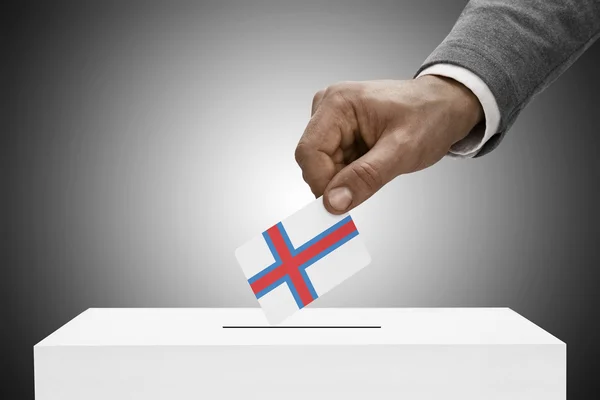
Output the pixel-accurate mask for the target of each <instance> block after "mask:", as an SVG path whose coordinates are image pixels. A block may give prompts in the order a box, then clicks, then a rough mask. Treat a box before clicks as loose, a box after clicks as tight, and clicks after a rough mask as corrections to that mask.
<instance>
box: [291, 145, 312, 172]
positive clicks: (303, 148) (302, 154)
mask: <svg viewBox="0 0 600 400" xmlns="http://www.w3.org/2000/svg"><path fill="white" fill-rule="evenodd" d="M309 152H310V149H309V147H308V145H307V144H306V142H304V141H302V140H301V141H300V142H299V143H298V145H297V146H296V150H295V151H294V158H295V160H296V163H297V164H298V165H299V166H300V167H302V165H303V163H304V160H306V157H307V155H308V153H309Z"/></svg>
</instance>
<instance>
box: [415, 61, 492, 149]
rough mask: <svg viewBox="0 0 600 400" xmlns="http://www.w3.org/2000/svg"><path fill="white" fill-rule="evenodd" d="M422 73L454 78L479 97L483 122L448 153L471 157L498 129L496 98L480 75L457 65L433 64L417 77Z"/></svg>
mask: <svg viewBox="0 0 600 400" xmlns="http://www.w3.org/2000/svg"><path fill="white" fill-rule="evenodd" d="M423 75H439V76H445V77H446V78H451V79H454V80H455V81H458V82H460V83H462V84H463V85H465V86H466V87H467V88H469V90H471V92H473V94H474V95H475V96H476V97H477V99H479V103H481V107H482V108H483V113H484V115H485V124H480V125H478V126H477V127H476V128H475V129H473V131H472V132H470V133H469V135H468V136H467V137H465V138H464V139H462V140H460V141H459V142H457V143H455V144H454V145H453V146H452V147H451V148H450V154H448V155H449V156H451V157H455V158H472V157H473V156H475V155H476V154H477V152H479V150H481V148H482V147H483V145H484V144H485V143H486V142H487V141H488V140H489V138H491V137H492V135H494V134H495V133H496V131H497V129H498V125H499V124H500V110H499V109H498V104H497V103H496V98H495V97H494V95H493V94H492V92H491V90H490V89H489V87H488V86H487V85H486V84H485V82H483V80H481V78H480V77H478V76H477V75H475V74H474V73H473V72H471V71H469V70H468V69H465V68H462V67H459V66H457V65H451V64H435V65H432V66H431V67H429V68H426V69H425V70H423V71H422V72H421V73H420V74H419V75H418V76H417V78H418V77H420V76H423Z"/></svg>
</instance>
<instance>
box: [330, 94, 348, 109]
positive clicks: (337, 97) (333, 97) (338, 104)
mask: <svg viewBox="0 0 600 400" xmlns="http://www.w3.org/2000/svg"><path fill="white" fill-rule="evenodd" d="M327 101H328V103H329V104H330V105H331V107H333V108H335V109H338V110H345V109H346V108H347V107H348V105H349V103H348V99H347V97H346V96H345V95H344V92H342V91H337V92H333V93H332V94H330V95H329V96H328V97H327Z"/></svg>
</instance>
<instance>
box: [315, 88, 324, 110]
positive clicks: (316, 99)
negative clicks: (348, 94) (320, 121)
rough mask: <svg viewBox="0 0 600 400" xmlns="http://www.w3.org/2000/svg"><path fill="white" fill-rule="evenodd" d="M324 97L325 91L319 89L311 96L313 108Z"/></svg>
mask: <svg viewBox="0 0 600 400" xmlns="http://www.w3.org/2000/svg"><path fill="white" fill-rule="evenodd" d="M324 95H325V89H321V90H319V91H318V92H317V93H315V95H314V96H313V100H312V102H313V106H314V105H316V104H317V103H319V102H320V101H321V99H322V98H323V96H324Z"/></svg>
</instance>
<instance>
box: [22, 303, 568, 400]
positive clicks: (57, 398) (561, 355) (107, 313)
mask: <svg viewBox="0 0 600 400" xmlns="http://www.w3.org/2000/svg"><path fill="white" fill-rule="evenodd" d="M34 363H35V396H36V399H38V400H125V399H127V400H135V399H139V400H158V399H161V400H164V399H169V400H171V399H174V400H178V399H182V400H184V399H185V400H188V399H189V400H191V399H194V400H197V399H211V400H213V399H260V400H268V399H280V400H293V399H328V400H333V399H344V400H346V399H361V400H365V399H369V400H370V399H374V400H375V399H395V400H397V399H406V400H424V399H428V400H429V399H431V400H433V399H435V400H439V399H445V400H448V399H457V400H482V399H485V400H496V399H498V400H499V399H502V400H509V399H510V400H536V399H540V400H542V399H543V400H558V399H565V398H566V345H565V343H563V342H561V341H560V340H558V339H557V338H555V337H554V336H552V335H551V334H549V333H547V332H546V331H544V330H543V329H541V328H539V327H538V326H536V325H535V324H533V323H531V322H530V321H528V320H527V319H525V318H523V317H522V316H520V315H518V314H517V313H515V312H513V311H511V310H510V309H506V308H491V309H490V308H412V309H392V308H388V309H379V308H377V309H369V308H358V309H350V308H342V309H333V308H330V309H326V308H306V309H304V310H302V311H301V312H298V313H297V314H295V315H294V316H292V317H291V318H290V319H288V320H287V321H286V322H285V323H284V324H282V325H276V326H269V325H268V324H267V320H266V319H265V317H264V314H263V312H262V311H261V310H260V309H255V308H239V309H219V308H217V309H191V308H188V309H186V308H183V309H89V310H87V311H85V312H83V313H82V314H80V315H79V316H77V317H76V318H75V319H73V320H72V321H70V322H69V323H67V324H66V325H64V326H63V327H62V328H60V329H59V330H58V331H56V332H54V333H53V334H51V335H50V336H49V337H47V338H46V339H44V340H42V341H41V342H40V343H39V344H37V345H36V346H34Z"/></svg>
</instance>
